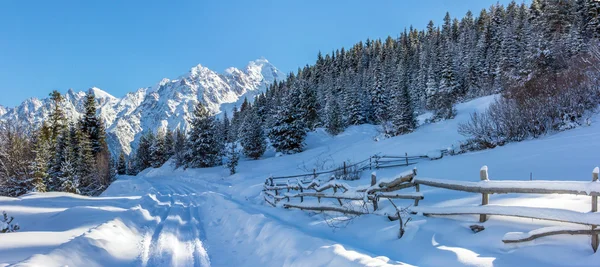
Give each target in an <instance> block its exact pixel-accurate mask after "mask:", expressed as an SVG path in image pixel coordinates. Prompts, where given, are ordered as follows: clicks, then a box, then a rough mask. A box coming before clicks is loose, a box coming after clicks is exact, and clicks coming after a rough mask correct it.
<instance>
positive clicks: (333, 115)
mask: <svg viewBox="0 0 600 267" xmlns="http://www.w3.org/2000/svg"><path fill="white" fill-rule="evenodd" d="M599 14H600V3H599V2H598V1H593V0H534V1H532V2H531V4H529V5H526V4H524V3H521V4H518V3H516V2H511V3H510V4H508V5H507V6H503V5H500V4H496V5H493V6H491V7H490V8H489V9H484V10H481V11H480V12H479V13H478V14H474V13H473V12H471V11H469V12H467V14H465V15H464V16H463V17H462V18H460V19H459V18H453V17H451V15H450V14H448V13H447V14H446V16H445V17H444V18H443V20H442V23H441V25H436V24H435V23H434V22H433V21H430V22H429V24H428V25H427V27H426V28H425V29H422V30H418V29H415V28H412V27H411V28H410V29H406V30H405V31H404V32H402V33H401V34H400V35H399V36H398V37H397V38H393V37H388V38H386V39H385V40H379V39H378V40H366V41H364V42H359V43H357V44H355V45H354V46H352V47H351V48H349V49H346V48H341V49H339V50H335V51H332V52H331V53H328V54H325V55H323V54H321V53H319V54H318V55H317V59H316V62H315V63H314V64H313V65H310V66H309V65H307V66H305V67H303V68H299V69H298V71H297V72H295V73H290V74H289V75H288V77H287V79H286V80H285V81H279V82H275V83H274V84H272V85H271V86H270V87H269V88H268V90H267V91H266V92H264V93H263V94H261V95H259V96H258V97H256V99H255V100H254V101H253V103H251V102H250V101H247V100H246V101H244V103H243V104H242V105H241V107H240V108H239V109H234V112H233V114H232V116H231V117H228V115H227V114H225V116H223V118H224V119H223V120H217V119H213V118H209V117H208V115H207V114H206V112H205V111H203V110H205V109H204V108H203V107H202V104H201V103H200V104H199V105H198V107H197V111H196V113H195V114H196V118H195V119H194V121H192V122H191V125H192V130H191V131H190V133H188V135H187V139H186V137H185V136H184V134H183V133H181V132H177V134H176V135H173V133H172V132H171V131H169V132H167V133H166V134H164V133H159V134H158V135H157V137H155V136H154V134H152V133H148V134H146V136H145V138H144V139H142V142H140V147H139V148H138V151H137V153H136V154H135V155H137V156H135V155H134V157H133V158H132V160H131V161H132V162H131V163H130V164H129V166H132V167H131V169H132V170H133V173H135V172H137V171H139V170H142V169H144V168H146V167H150V166H156V165H161V164H162V163H164V162H166V160H167V158H168V156H167V157H166V158H162V159H160V160H159V161H158V163H153V161H152V160H151V159H150V160H149V159H147V155H149V154H153V153H152V151H153V150H152V147H161V145H160V144H163V143H166V142H167V141H165V140H172V141H168V142H169V143H172V144H179V147H178V148H177V149H172V150H170V151H171V152H169V153H167V154H165V155H174V158H175V159H174V162H175V166H176V167H181V166H183V167H209V166H216V165H220V164H222V163H223V162H221V161H220V160H219V159H220V156H224V158H225V163H226V165H227V166H228V167H229V168H230V169H232V170H233V171H232V173H233V172H234V170H235V164H231V163H230V162H229V160H227V159H228V158H233V161H234V162H235V163H236V162H237V158H238V152H237V149H238V145H237V144H239V147H240V148H241V152H242V154H244V155H245V156H246V157H248V158H251V159H257V158H259V157H260V156H261V155H262V154H263V153H264V151H265V149H266V143H267V140H268V141H269V144H270V146H272V147H273V148H274V149H275V150H276V151H277V152H281V153H284V154H286V153H297V152H301V151H302V150H303V141H304V138H305V136H306V133H307V132H309V131H312V130H314V129H316V128H319V127H323V128H325V129H326V130H327V131H328V132H329V133H330V134H332V135H336V134H338V133H340V132H342V131H343V130H344V129H345V128H347V127H348V126H351V125H360V124H366V123H368V124H375V125H379V126H380V128H381V131H382V133H383V134H385V135H386V136H388V137H392V136H397V135H401V134H406V133H410V132H412V131H413V130H414V129H415V128H416V127H417V126H418V125H417V120H416V117H417V116H418V115H419V114H423V113H425V112H431V113H432V116H431V117H430V118H429V119H428V122H436V121H439V120H445V119H451V118H453V117H454V115H455V110H454V108H453V106H454V105H455V104H456V103H460V102H463V101H466V100H470V99H473V98H476V97H480V96H486V95H491V94H501V96H502V97H501V98H498V100H496V102H495V103H493V104H492V106H491V107H490V110H489V111H488V112H487V113H484V114H473V115H472V119H471V121H470V122H469V123H467V124H464V125H461V127H460V132H461V133H462V134H464V135H466V136H469V137H470V139H469V142H468V143H465V144H464V147H463V148H464V149H467V150H473V149H484V148H490V147H494V146H497V145H502V144H504V143H506V142H512V141H521V140H524V139H526V138H529V137H538V136H540V135H542V134H544V133H547V132H549V131H553V130H564V129H568V128H571V127H574V126H576V125H578V124H580V123H582V121H581V118H582V116H583V115H584V113H585V112H588V111H591V110H593V109H595V108H596V107H597V105H598V103H600V92H598V79H595V78H594V77H597V73H598V71H597V66H598V64H600V57H599V54H600V53H598V39H599V38H600V15H599ZM594 71H595V73H596V74H594V73H593V72H594ZM230 118H231V119H230ZM211 136H219V137H220V138H213V137H211ZM184 139H186V141H184ZM173 140H174V141H173ZM182 147H183V148H184V149H185V151H187V152H179V154H176V153H178V152H177V151H180V148H182ZM147 149H149V152H148V151H147ZM167 150H169V149H167ZM159 154H164V153H159ZM231 166H233V167H231Z"/></svg>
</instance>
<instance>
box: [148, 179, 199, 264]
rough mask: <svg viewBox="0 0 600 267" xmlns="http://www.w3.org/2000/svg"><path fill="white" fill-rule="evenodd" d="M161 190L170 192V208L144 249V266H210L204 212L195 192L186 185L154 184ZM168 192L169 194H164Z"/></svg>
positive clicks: (162, 192)
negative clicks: (203, 233)
mask: <svg viewBox="0 0 600 267" xmlns="http://www.w3.org/2000/svg"><path fill="white" fill-rule="evenodd" d="M153 186H155V188H156V189H157V191H158V192H160V194H163V196H169V198H170V205H171V206H170V208H169V211H168V213H167V214H166V215H165V216H164V217H163V220H162V221H161V222H160V223H159V225H157V226H156V228H155V229H154V233H153V234H152V237H151V238H146V241H145V242H147V243H150V244H151V245H150V246H147V245H146V248H147V249H145V251H144V252H143V255H144V256H143V257H142V265H143V266H210V259H209V256H208V253H207V251H206V249H205V248H204V246H203V242H202V241H201V239H200V238H201V234H202V232H203V230H201V229H200V228H201V226H200V220H201V218H200V215H199V213H198V207H197V202H196V201H194V199H193V198H194V197H195V196H194V195H191V193H193V192H195V191H193V190H190V189H189V188H185V187H183V186H173V185H169V184H166V183H160V184H153ZM165 193H166V195H164V194H165Z"/></svg>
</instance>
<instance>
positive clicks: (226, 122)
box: [220, 111, 232, 143]
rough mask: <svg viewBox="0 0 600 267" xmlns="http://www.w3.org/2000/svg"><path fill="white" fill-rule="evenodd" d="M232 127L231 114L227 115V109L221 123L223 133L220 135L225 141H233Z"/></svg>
mask: <svg viewBox="0 0 600 267" xmlns="http://www.w3.org/2000/svg"><path fill="white" fill-rule="evenodd" d="M230 128H231V122H230V121H229V116H227V111H224V112H223V122H222V123H221V133H220V135H221V136H222V137H223V139H224V140H223V141H224V142H225V143H228V142H232V140H231V137H230V133H229V131H230Z"/></svg>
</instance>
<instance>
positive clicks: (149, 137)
mask: <svg viewBox="0 0 600 267" xmlns="http://www.w3.org/2000/svg"><path fill="white" fill-rule="evenodd" d="M153 142H154V134H153V133H152V132H147V133H146V134H144V135H142V137H140V141H139V144H138V148H137V151H136V153H135V154H136V159H135V169H136V172H141V171H143V170H145V169H147V168H149V167H151V166H152V158H151V157H150V153H151V150H150V147H151V146H152V143H153Z"/></svg>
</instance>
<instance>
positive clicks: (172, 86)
mask: <svg viewBox="0 0 600 267" xmlns="http://www.w3.org/2000/svg"><path fill="white" fill-rule="evenodd" d="M284 77H285V76H284V74H283V73H282V72H280V71H279V70H278V69H277V68H275V66H273V65H272V64H271V63H269V62H268V61H267V60H266V59H258V60H255V61H251V62H250V63H249V64H248V65H247V66H246V67H245V68H244V69H242V70H240V69H237V68H233V67H232V68H228V69H227V70H225V72H224V73H217V72H215V71H212V70H210V69H208V68H206V67H204V66H202V65H197V66H195V67H193V68H191V69H190V71H189V72H188V73H186V74H184V75H182V76H180V77H178V78H177V79H173V80H171V79H166V78H165V79H163V80H161V81H160V82H159V83H157V84H156V85H154V86H152V87H146V88H140V89H138V90H137V91H135V92H131V93H128V94H126V95H125V96H124V97H123V98H117V97H114V96H112V95H110V94H109V93H107V92H105V91H103V90H101V89H99V88H96V87H94V88H91V91H92V92H93V94H94V95H95V97H96V102H97V108H98V115H99V116H100V117H101V118H102V119H103V120H104V123H105V125H106V129H107V134H108V142H109V147H110V148H111V151H112V152H113V154H116V153H118V152H119V151H121V150H123V151H124V152H125V153H127V154H129V153H130V152H131V151H132V147H135V144H136V142H137V139H138V138H139V136H140V135H141V134H142V133H143V132H144V131H148V130H152V131H154V130H156V129H166V128H171V129H174V128H177V127H182V128H183V129H187V127H188V126H189V125H188V120H189V119H190V114H191V112H193V110H194V106H195V105H196V103H197V102H198V101H202V102H203V103H204V104H205V105H206V106H207V107H208V109H209V110H210V111H211V112H212V113H213V114H217V113H220V112H222V111H230V110H231V109H232V108H233V104H234V103H238V102H239V100H240V99H243V98H244V97H246V96H248V97H249V99H250V100H251V99H253V96H254V95H256V94H258V93H259V92H262V91H264V90H265V89H266V88H267V86H268V85H269V84H271V83H273V81H275V80H276V79H279V80H281V79H283V78H284ZM84 97H85V92H75V91H73V90H69V91H68V92H67V93H66V94H65V101H64V102H63V103H62V105H63V108H64V110H65V111H66V114H67V116H68V118H69V119H71V120H76V119H78V118H79V117H80V116H81V114H82V113H83V101H84ZM224 104H227V105H224ZM50 110H51V102H50V99H48V98H45V99H37V98H30V99H27V100H25V101H24V102H23V103H22V104H21V105H19V106H17V107H15V108H5V107H2V106H0V120H8V119H16V120H18V121H21V122H23V123H25V124H26V125H33V126H38V125H39V124H40V123H41V122H42V121H44V120H45V119H46V118H47V117H48V115H49V113H50Z"/></svg>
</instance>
